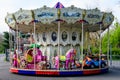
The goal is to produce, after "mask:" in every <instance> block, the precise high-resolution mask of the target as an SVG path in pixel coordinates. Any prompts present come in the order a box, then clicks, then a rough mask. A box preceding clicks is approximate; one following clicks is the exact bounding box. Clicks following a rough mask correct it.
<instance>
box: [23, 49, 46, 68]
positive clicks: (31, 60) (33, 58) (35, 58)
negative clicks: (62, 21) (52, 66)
mask: <svg viewBox="0 0 120 80" xmlns="http://www.w3.org/2000/svg"><path fill="white" fill-rule="evenodd" d="M34 53H35V55H34ZM25 56H26V58H25V59H26V61H27V63H28V64H27V68H28V69H33V68H34V64H35V65H36V69H38V66H39V67H41V66H42V64H43V63H42V62H44V64H45V62H46V61H47V56H43V55H42V51H41V50H39V49H38V48H33V49H29V50H28V51H27V53H26V54H25ZM42 67H43V66H42Z"/></svg>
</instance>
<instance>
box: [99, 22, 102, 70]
mask: <svg viewBox="0 0 120 80" xmlns="http://www.w3.org/2000/svg"><path fill="white" fill-rule="evenodd" d="M101 26H102V24H101V23H100V48H99V49H100V50H99V68H101V66H100V60H101V55H102V37H101V28H102V27H101Z"/></svg>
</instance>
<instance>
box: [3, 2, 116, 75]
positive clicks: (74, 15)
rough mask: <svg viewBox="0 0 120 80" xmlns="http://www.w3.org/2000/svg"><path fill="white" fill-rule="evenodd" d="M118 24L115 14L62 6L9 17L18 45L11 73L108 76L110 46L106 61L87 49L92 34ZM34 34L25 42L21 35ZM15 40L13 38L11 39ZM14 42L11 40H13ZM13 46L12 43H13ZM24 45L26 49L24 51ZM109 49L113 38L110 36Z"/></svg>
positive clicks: (19, 13) (12, 58)
mask: <svg viewBox="0 0 120 80" xmlns="http://www.w3.org/2000/svg"><path fill="white" fill-rule="evenodd" d="M113 20H114V16H113V15H112V13H107V12H101V11H100V10H98V9H97V8H96V9H89V10H85V9H80V8H77V7H74V6H73V5H72V6H71V7H64V6H63V5H62V4H61V3H60V2H58V3H57V4H56V5H55V6H54V7H53V8H50V7H47V6H43V7H41V8H37V9H34V10H23V9H22V8H21V9H20V10H18V11H17V12H15V13H11V14H10V13H8V14H7V16H6V17H5V22H6V23H7V24H8V26H9V28H10V31H14V33H13V34H14V35H15V37H14V38H15V40H16V43H15V44H14V46H13V47H10V52H11V49H12V48H14V51H13V52H12V56H11V68H10V72H11V73H16V74H23V75H43V76H44V75H46V76H71V75H75V76H76V75H91V74H100V73H105V72H108V69H109V57H108V55H109V46H108V53H106V57H103V56H102V49H101V43H100V47H98V48H99V49H100V51H99V52H98V53H97V55H94V54H93V52H92V51H91V50H90V46H87V49H88V50H87V51H86V52H85V51H84V45H85V44H86V43H87V44H89V43H90V41H86V39H88V37H85V36H86V34H87V33H88V32H97V31H99V32H100V42H101V31H104V30H105V29H108V33H109V26H110V25H111V24H112V22H113ZM20 33H24V34H30V36H29V38H27V39H28V40H26V41H24V40H23V39H21V38H20V36H19V34H20ZM10 38H11V37H10ZM10 40H11V39H10ZM9 43H10V45H11V41H10V42H9ZM21 45H22V49H21ZM108 45H109V35H108Z"/></svg>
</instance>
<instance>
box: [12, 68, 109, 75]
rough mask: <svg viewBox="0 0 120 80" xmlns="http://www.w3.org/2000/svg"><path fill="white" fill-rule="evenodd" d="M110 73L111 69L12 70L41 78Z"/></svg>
mask: <svg viewBox="0 0 120 80" xmlns="http://www.w3.org/2000/svg"><path fill="white" fill-rule="evenodd" d="M108 71H109V68H108V67H106V68H101V69H83V70H28V69H16V68H10V72H11V73H16V74H22V75H40V76H83V75H93V74H102V73H106V72H108Z"/></svg>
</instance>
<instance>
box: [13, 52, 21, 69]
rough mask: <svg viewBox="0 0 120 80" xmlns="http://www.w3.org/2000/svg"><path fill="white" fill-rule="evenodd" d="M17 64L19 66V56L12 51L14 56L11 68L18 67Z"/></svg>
mask: <svg viewBox="0 0 120 80" xmlns="http://www.w3.org/2000/svg"><path fill="white" fill-rule="evenodd" d="M19 64H20V59H19V55H18V53H16V51H14V54H13V67H16V68H17V67H19Z"/></svg>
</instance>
